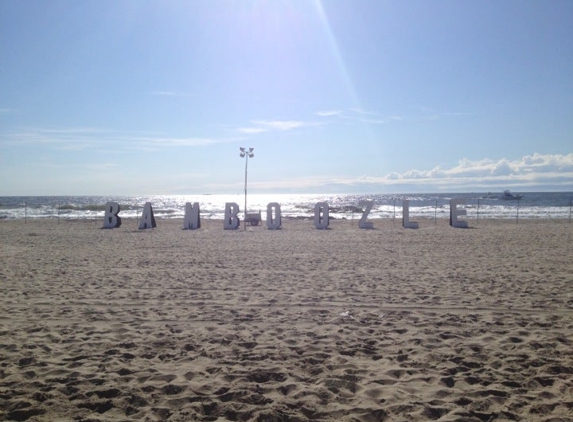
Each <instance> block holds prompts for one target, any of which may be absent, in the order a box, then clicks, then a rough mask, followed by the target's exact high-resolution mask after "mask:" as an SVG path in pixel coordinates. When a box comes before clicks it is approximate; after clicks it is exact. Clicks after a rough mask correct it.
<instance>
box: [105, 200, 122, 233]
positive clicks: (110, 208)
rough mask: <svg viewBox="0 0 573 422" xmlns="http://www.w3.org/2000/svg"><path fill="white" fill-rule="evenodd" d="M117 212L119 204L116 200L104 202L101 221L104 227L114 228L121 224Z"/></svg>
mask: <svg viewBox="0 0 573 422" xmlns="http://www.w3.org/2000/svg"><path fill="white" fill-rule="evenodd" d="M118 214H119V204H118V203H117V202H108V203H106V204H105V215H104V221H103V228H104V229H115V228H116V227H119V226H121V217H118Z"/></svg>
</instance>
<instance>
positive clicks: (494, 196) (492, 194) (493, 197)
mask: <svg viewBox="0 0 573 422" xmlns="http://www.w3.org/2000/svg"><path fill="white" fill-rule="evenodd" d="M481 199H499V195H497V194H495V193H491V192H488V193H487V195H484V196H482V197H481Z"/></svg>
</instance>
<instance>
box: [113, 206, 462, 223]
mask: <svg viewBox="0 0 573 422" xmlns="http://www.w3.org/2000/svg"><path fill="white" fill-rule="evenodd" d="M463 204H464V200H463V199H452V200H451V201H450V226H452V227H464V228H465V227H468V224H467V221H464V220H460V219H459V217H460V216H464V215H466V210H465V209H464V208H460V206H461V205H463ZM373 205H374V202H373V201H361V202H360V203H359V206H360V209H361V210H362V217H361V218H360V220H359V221H358V227H359V228H361V229H372V228H374V223H373V222H372V221H367V220H368V215H369V214H370V211H371V210H372V207H373ZM120 211H121V207H120V206H119V204H118V203H117V202H108V203H107V204H106V205H105V215H104V224H103V228H105V229H114V228H118V227H120V226H121V217H120V216H119V213H120ZM239 212H240V209H239V205H238V204H236V203H235V202H227V203H226V204H225V214H224V219H223V229H225V230H236V229H238V228H239V226H240V223H241V221H240V219H239ZM249 216H250V214H247V216H246V219H245V223H246V222H247V221H248V219H249ZM259 216H260V213H259V214H257V217H259ZM253 218H254V219H255V220H256V221H257V224H258V219H257V218H255V217H253ZM251 221H252V220H251ZM329 223H330V216H329V207H328V203H327V202H317V203H316V204H315V205H314V227H315V228H317V229H319V230H323V229H327V228H328V226H329ZM266 226H267V228H268V229H269V230H279V229H280V228H281V227H282V216H281V206H280V204H279V203H277V202H270V203H269V204H268V205H267V212H266ZM402 226H403V227H404V228H408V229H417V228H418V223H417V222H416V221H410V202H409V201H408V200H404V201H402ZM154 227H157V223H156V221H155V217H154V215H153V207H152V205H151V202H146V203H145V205H144V207H143V212H142V214H141V218H140V219H139V229H141V230H144V229H152V228H154ZM199 228H201V212H200V207H199V203H198V202H194V203H190V202H187V203H186V204H185V217H184V219H183V229H185V230H196V229H199Z"/></svg>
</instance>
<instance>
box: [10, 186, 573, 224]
mask: <svg viewBox="0 0 573 422" xmlns="http://www.w3.org/2000/svg"><path fill="white" fill-rule="evenodd" d="M521 195H523V196H522V198H521V199H520V200H515V199H514V200H507V199H501V193H494V194H491V193H490V194H485V193H435V194H431V193H430V194H404V195H396V194H393V195H390V194H373V195H362V194H360V195H353V194H341V195H333V194H328V195H316V194H300V195H296V194H268V195H267V194H249V195H248V197H247V201H248V202H247V209H248V212H249V213H251V212H257V211H261V212H262V215H263V218H265V217H266V209H267V204H268V203H270V202H277V203H279V204H280V206H281V214H282V216H283V218H310V217H312V216H313V215H314V204H316V203H317V202H327V203H328V205H329V208H330V217H331V218H339V219H343V218H345V219H359V218H360V217H361V207H360V202H361V201H365V200H371V201H373V202H374V206H373V207H372V211H371V213H370V216H369V218H370V219H374V218H387V219H388V218H390V219H391V218H402V200H403V199H408V200H409V201H410V220H415V219H416V218H420V219H425V218H430V219H433V218H449V202H450V200H451V199H452V198H463V199H464V200H465V203H466V205H465V209H466V210H467V218H469V219H472V218H473V219H488V218H497V219H515V218H519V219H569V220H570V219H571V208H572V202H573V193H571V192H526V193H521ZM110 201H112V202H117V203H118V204H119V205H120V208H121V212H120V214H119V216H120V217H122V218H137V217H139V216H140V215H141V212H142V210H143V206H144V204H145V203H146V202H151V204H152V207H153V212H154V215H155V217H156V218H158V219H163V218H183V216H184V214H185V203H186V202H191V203H195V202H198V203H199V206H200V210H201V218H204V219H223V216H224V211H225V203H227V202H235V203H237V204H238V205H239V208H240V210H241V211H240V215H242V212H243V209H244V204H245V197H244V195H242V194H236V195H152V196H28V197H27V196H4V197H0V218H1V219H78V220H82V219H88V220H96V219H100V218H101V219H102V220H103V216H104V209H105V204H106V203H107V202H110Z"/></svg>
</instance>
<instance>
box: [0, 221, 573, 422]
mask: <svg viewBox="0 0 573 422" xmlns="http://www.w3.org/2000/svg"><path fill="white" fill-rule="evenodd" d="M374 223H375V229H373V230H360V229H358V227H357V221H349V220H345V221H344V220H336V221H332V222H331V225H330V229H328V230H316V229H314V228H313V226H312V221H310V220H285V221H283V226H282V227H283V228H282V230H276V231H271V230H267V229H266V227H264V226H259V227H248V228H247V230H246V231H244V230H242V229H240V230H236V231H225V230H223V223H222V221H208V220H207V221H205V220H203V221H202V228H201V229H199V230H193V231H189V230H181V227H182V226H183V221H182V220H158V221H157V224H158V227H157V228H155V229H153V230H138V229H137V225H136V221H135V220H126V221H124V222H123V225H122V226H121V227H120V228H118V229H113V230H103V229H101V226H102V225H103V220H99V221H60V222H59V223H58V222H56V221H55V220H49V221H30V220H28V221H27V222H26V223H25V222H24V221H23V220H2V221H0V285H1V288H2V296H1V299H0V419H2V420H14V421H86V422H87V421H141V420H143V421H161V420H169V421H225V420H230V421H251V420H253V421H306V420H317V421H430V420H439V421H462V420H463V421H476V422H484V421H505V420H507V421H553V422H556V421H573V259H572V257H573V224H568V223H567V221H566V220H561V221H551V220H543V221H530V220H528V221H524V220H521V221H520V222H519V224H516V222H515V220H505V221H501V220H500V221H494V220H485V221H477V222H476V221H470V226H471V227H470V228H469V229H454V228H451V227H449V226H448V221H447V220H438V221H437V224H434V221H433V220H427V221H419V223H420V228H419V229H417V230H411V229H403V228H401V227H400V226H399V222H398V221H396V225H394V224H393V222H392V221H391V220H386V221H375V222H374Z"/></svg>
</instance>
